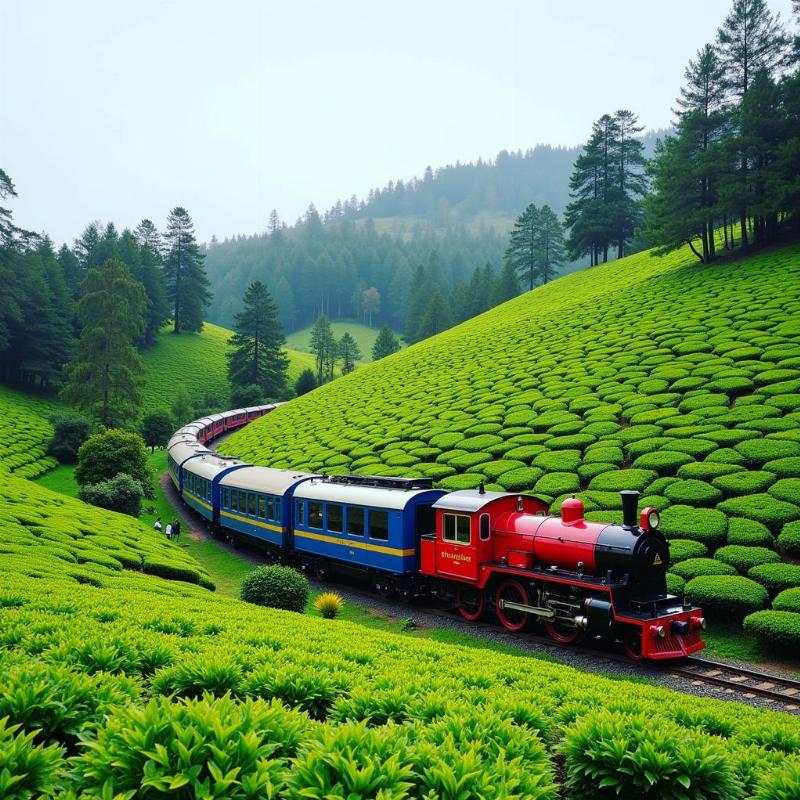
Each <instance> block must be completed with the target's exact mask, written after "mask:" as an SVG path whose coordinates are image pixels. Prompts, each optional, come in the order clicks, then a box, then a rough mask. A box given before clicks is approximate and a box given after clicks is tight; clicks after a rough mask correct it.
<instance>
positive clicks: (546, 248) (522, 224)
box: [505, 203, 564, 289]
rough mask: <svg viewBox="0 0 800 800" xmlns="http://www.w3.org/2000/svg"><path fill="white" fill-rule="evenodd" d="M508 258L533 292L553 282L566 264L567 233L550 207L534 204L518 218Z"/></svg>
mask: <svg viewBox="0 0 800 800" xmlns="http://www.w3.org/2000/svg"><path fill="white" fill-rule="evenodd" d="M505 259H506V260H507V261H508V262H510V263H511V265H512V266H513V267H514V269H516V270H517V272H518V273H520V276H521V278H522V279H523V280H524V282H525V283H527V285H528V289H533V287H534V285H535V284H537V283H542V284H544V283H547V282H548V281H550V280H552V279H553V278H554V277H555V275H556V273H557V272H558V269H559V267H560V266H561V264H562V263H563V261H564V230H563V228H562V226H561V223H560V222H559V219H558V216H557V215H556V214H555V213H554V212H553V210H552V209H551V208H550V206H548V205H544V206H542V207H541V208H537V207H536V206H535V205H534V204H533V203H531V204H530V205H528V206H527V207H526V208H525V210H524V211H523V212H522V213H521V214H520V215H519V217H517V220H516V222H515V223H514V229H513V230H512V231H511V235H510V236H509V242H508V247H507V248H506V252H505Z"/></svg>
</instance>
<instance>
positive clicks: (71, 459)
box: [47, 414, 92, 464]
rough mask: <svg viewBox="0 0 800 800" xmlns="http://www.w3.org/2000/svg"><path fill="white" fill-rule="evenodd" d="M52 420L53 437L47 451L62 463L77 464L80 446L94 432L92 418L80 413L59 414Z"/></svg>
mask: <svg viewBox="0 0 800 800" xmlns="http://www.w3.org/2000/svg"><path fill="white" fill-rule="evenodd" d="M50 422H51V423H52V425H53V438H52V439H51V440H50V445H49V446H48V448H47V452H48V453H49V454H50V455H51V456H53V458H56V459H58V461H59V462H60V463H62V464H76V463H77V461H78V448H79V447H80V446H81V445H82V444H83V443H84V442H85V441H86V440H87V439H88V438H89V434H90V433H91V432H92V423H91V420H89V419H87V418H86V417H82V416H81V415H80V414H57V415H54V416H53V417H52V418H51V420H50Z"/></svg>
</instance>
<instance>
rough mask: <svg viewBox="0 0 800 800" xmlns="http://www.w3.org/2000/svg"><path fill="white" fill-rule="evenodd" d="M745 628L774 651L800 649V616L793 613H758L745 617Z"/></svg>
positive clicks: (796, 650)
mask: <svg viewBox="0 0 800 800" xmlns="http://www.w3.org/2000/svg"><path fill="white" fill-rule="evenodd" d="M744 628H745V630H746V631H749V632H750V633H753V634H755V636H756V637H757V638H758V640H759V641H760V642H761V643H762V644H763V645H765V646H767V647H769V648H770V649H772V650H777V651H780V652H790V653H792V652H794V653H796V652H798V649H800V614H797V613H795V612H793V611H757V612H756V613H754V614H750V615H749V616H747V617H745V619H744Z"/></svg>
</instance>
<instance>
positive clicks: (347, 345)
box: [339, 331, 361, 375]
mask: <svg viewBox="0 0 800 800" xmlns="http://www.w3.org/2000/svg"><path fill="white" fill-rule="evenodd" d="M339 358H341V359H342V375H349V374H350V373H351V372H352V371H353V370H354V369H355V368H356V361H358V360H359V359H360V358H361V349H360V348H359V346H358V342H356V340H355V339H354V338H353V336H352V335H351V333H350V331H345V332H344V333H343V334H342V338H341V339H339Z"/></svg>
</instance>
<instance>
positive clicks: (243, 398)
mask: <svg viewBox="0 0 800 800" xmlns="http://www.w3.org/2000/svg"><path fill="white" fill-rule="evenodd" d="M229 402H230V405H231V407H232V408H247V407H248V406H260V405H261V404H262V403H263V402H264V391H263V389H262V388H261V387H260V386H259V385H258V384H257V383H248V384H247V385H245V386H234V387H233V389H231V396H230V401H229Z"/></svg>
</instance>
